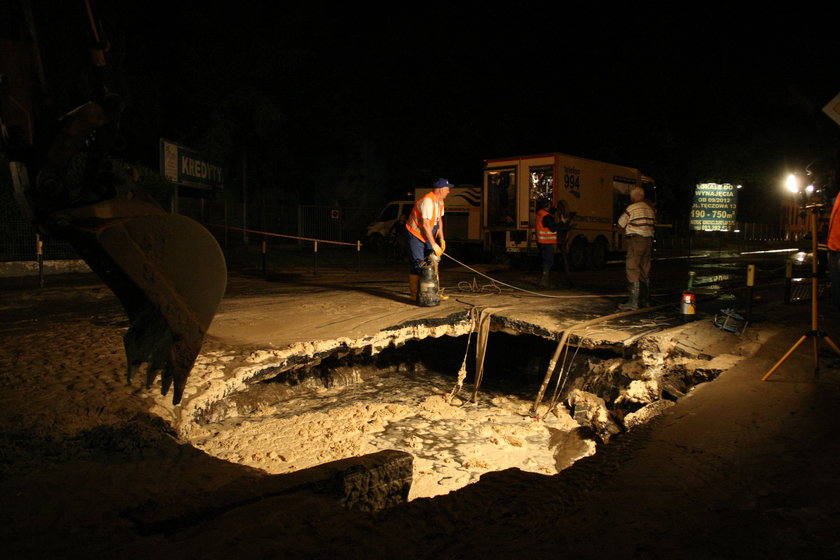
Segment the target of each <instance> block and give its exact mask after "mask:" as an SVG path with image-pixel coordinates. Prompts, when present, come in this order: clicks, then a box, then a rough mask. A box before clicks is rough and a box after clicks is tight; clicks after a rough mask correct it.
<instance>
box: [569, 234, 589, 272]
mask: <svg viewBox="0 0 840 560" xmlns="http://www.w3.org/2000/svg"><path fill="white" fill-rule="evenodd" d="M588 254H589V243H587V241H586V238H585V237H575V239H574V241H572V245H571V247H569V264H570V265H571V266H572V269H574V270H584V269H585V268H586V263H587V261H588V260H589V256H588Z"/></svg>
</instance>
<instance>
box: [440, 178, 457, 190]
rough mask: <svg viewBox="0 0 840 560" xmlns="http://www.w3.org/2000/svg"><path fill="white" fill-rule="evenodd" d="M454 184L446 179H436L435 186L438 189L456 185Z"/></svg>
mask: <svg viewBox="0 0 840 560" xmlns="http://www.w3.org/2000/svg"><path fill="white" fill-rule="evenodd" d="M454 186H455V185H453V184H452V183H450V182H449V181H447V180H446V179H438V180H437V181H435V188H436V189H442V188H444V187H454Z"/></svg>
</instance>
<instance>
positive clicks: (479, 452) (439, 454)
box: [191, 364, 595, 499]
mask: <svg viewBox="0 0 840 560" xmlns="http://www.w3.org/2000/svg"><path fill="white" fill-rule="evenodd" d="M332 379H333V380H335V379H341V380H342V382H341V383H334V382H332V383H330V382H328V383H324V380H323V379H307V380H304V381H303V382H301V383H298V384H297V385H295V386H293V387H291V386H289V385H288V384H286V385H283V384H277V383H263V384H260V385H259V386H255V387H254V388H252V389H251V390H249V391H248V393H249V395H247V396H245V395H240V396H239V397H237V399H235V400H232V401H231V402H230V403H228V410H227V411H225V412H224V413H219V412H217V414H216V416H217V418H219V419H218V420H216V421H213V422H209V423H205V424H203V425H201V426H200V427H198V428H196V429H195V430H194V432H193V433H192V435H191V439H192V443H193V444H194V445H195V446H196V447H198V448H200V449H202V450H204V451H206V452H207V453H209V454H211V455H214V456H216V457H218V458H220V459H224V460H228V461H232V462H237V463H241V464H245V465H249V466H252V467H256V468H260V469H263V470H265V471H267V472H269V473H275V474H280V473H288V472H292V471H296V470H300V469H304V468H307V467H311V466H314V465H317V464H321V463H325V462H328V461H333V460H336V459H341V458H345V457H352V456H357V455H362V454H366V453H371V452H375V451H379V450H382V449H398V450H402V451H406V452H409V453H411V454H412V455H413V456H414V480H413V483H412V489H411V495H410V498H411V499H413V498H418V497H431V496H436V495H440V494H445V493H447V492H449V491H452V490H455V489H458V488H461V487H463V486H465V485H467V484H470V483H472V482H475V481H477V480H478V478H479V477H480V476H481V475H482V474H484V473H486V472H488V471H496V470H502V469H506V468H511V467H516V468H519V469H522V470H525V471H530V472H536V473H543V474H546V475H550V474H555V473H557V472H558V471H559V470H560V469H562V468H565V467H567V466H568V465H570V464H571V463H573V462H574V461H575V460H577V459H579V458H581V457H585V456H587V455H591V454H592V453H594V451H595V443H594V441H592V440H586V439H582V438H581V437H579V436H578V435H577V434H578V430H577V428H578V424H577V423H576V422H575V421H574V420H573V419H572V418H571V416H570V415H569V414H568V411H566V409H565V408H562V407H560V408H558V410H557V412H555V413H552V414H550V415H549V416H548V417H546V418H543V419H533V418H531V417H530V416H529V410H530V407H531V405H532V401H531V400H525V398H523V397H517V396H513V395H509V394H507V395H506V394H502V393H494V392H492V391H491V392H480V393H479V394H478V399H477V402H476V403H473V402H470V401H471V398H472V386H471V385H469V384H468V383H465V385H464V387H463V388H462V389H461V391H460V392H458V394H457V395H455V396H454V397H453V398H451V399H450V398H449V397H450V395H451V394H452V392H453V389H454V388H455V386H456V378H455V377H454V376H453V374H452V373H441V372H437V371H433V370H430V369H426V368H424V367H422V366H420V365H418V364H414V365H411V366H405V365H401V366H393V367H390V368H387V369H384V370H382V369H375V368H373V367H372V366H361V367H357V368H355V367H343V368H337V369H336V370H334V371H333V377H332ZM325 385H330V386H325Z"/></svg>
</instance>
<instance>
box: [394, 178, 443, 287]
mask: <svg viewBox="0 0 840 560" xmlns="http://www.w3.org/2000/svg"><path fill="white" fill-rule="evenodd" d="M452 186H453V185H452V183H450V182H449V181H447V180H446V179H438V180H437V181H435V182H434V188H433V189H432V191H431V192H429V193H428V194H426V195H424V196H423V197H421V198H420V199H419V200H418V201H417V202H415V203H414V209H413V210H412V211H411V214H410V215H409V217H408V222H407V223H406V224H405V229H406V237H407V247H408V262H409V266H410V267H411V271H410V274H409V277H408V285H409V290H410V292H411V300H412V301H417V291H418V289H419V286H420V265H421V264H422V263H423V261H424V260H426V257H427V256H428V255H430V254H432V253H434V254H435V255H436V256H438V257H440V256H441V255H442V254H443V252H444V251H446V239H445V238H444V235H443V211H444V204H443V201H444V200H445V199H446V197H447V195H449V189H450V188H451V187H452ZM441 299H443V298H441Z"/></svg>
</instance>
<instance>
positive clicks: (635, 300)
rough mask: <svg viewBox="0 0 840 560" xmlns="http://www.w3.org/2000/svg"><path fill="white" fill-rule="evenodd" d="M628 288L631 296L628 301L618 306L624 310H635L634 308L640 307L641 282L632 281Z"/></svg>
mask: <svg viewBox="0 0 840 560" xmlns="http://www.w3.org/2000/svg"><path fill="white" fill-rule="evenodd" d="M627 290H628V292H629V293H630V297H629V298H627V301H626V302H624V303H622V304H620V305H619V306H618V308H619V309H620V310H622V311H633V310H634V309H638V308H639V283H638V282H631V283H630V284H628V285H627Z"/></svg>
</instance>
